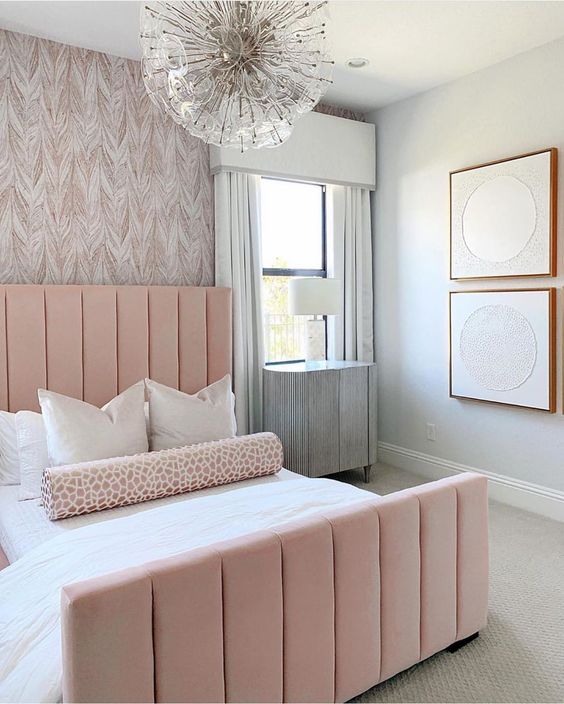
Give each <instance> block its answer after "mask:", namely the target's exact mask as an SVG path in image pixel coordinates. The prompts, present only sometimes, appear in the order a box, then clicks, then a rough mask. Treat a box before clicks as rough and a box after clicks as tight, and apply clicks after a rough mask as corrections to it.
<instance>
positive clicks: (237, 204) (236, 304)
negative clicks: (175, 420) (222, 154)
mask: <svg viewBox="0 0 564 704" xmlns="http://www.w3.org/2000/svg"><path fill="white" fill-rule="evenodd" d="M214 179H215V283H216V286H228V287H229V288H231V289H232V290H233V386H234V391H235V415H236V417H237V432H238V433H239V435H244V434H246V433H255V432H257V431H260V430H261V427H262V367H263V365H264V349H263V344H264V343H263V322H262V320H263V319H262V300H261V299H262V296H261V287H262V268H261V237H260V177H259V176H253V175H250V174H243V173H219V174H216V176H215V177H214Z"/></svg>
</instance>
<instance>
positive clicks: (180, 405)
mask: <svg viewBox="0 0 564 704" xmlns="http://www.w3.org/2000/svg"><path fill="white" fill-rule="evenodd" d="M145 384H146V386H147V391H148V393H149V426H150V428H151V431H150V438H149V440H150V446H151V450H168V449H169V448H172V447H183V446H184V445H193V444H194V443H197V442H208V441H209V440H223V439H224V438H231V437H233V436H234V435H235V434H236V432H237V424H236V422H235V397H234V395H233V392H232V391H231V376H230V375H229V374H227V375H226V376H224V377H223V379H220V380H219V381H216V382H215V383H214V384H210V386H206V388H205V389H202V390H201V391H199V392H198V393H197V394H194V395H193V396H192V395H190V394H185V393H183V392H182V391H177V389H171V388H170V387H169V386H164V385H163V384H158V383H157V382H156V381H152V380H151V379H145Z"/></svg>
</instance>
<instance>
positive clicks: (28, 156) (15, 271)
mask: <svg viewBox="0 0 564 704" xmlns="http://www.w3.org/2000/svg"><path fill="white" fill-rule="evenodd" d="M213 279H214V234H213V188H212V179H211V175H210V172H209V158H208V148H207V146H206V145H205V144H204V143H203V142H201V141H200V140H198V139H195V138H193V137H191V136H190V135H189V134H188V133H187V132H186V131H185V130H184V129H182V128H181V127H179V126H177V125H176V124H175V123H174V122H173V121H172V120H170V119H168V118H167V117H166V116H164V115H161V114H159V112H158V110H157V108H155V107H154V106H153V105H152V103H151V101H150V100H149V98H148V96H147V95H146V93H145V89H144V87H143V82H142V79H141V72H140V64H138V63H136V62H134V61H129V60H126V59H121V58H117V57H113V56H108V55H106V54H102V53H98V52H94V51H88V50H85V49H78V48H75V47H70V46H67V45H64V44H58V43H55V42H51V41H46V40H43V39H37V38H34V37H30V36H27V35H22V34H16V33H13V32H8V31H4V30H0V282H2V283H58V284H69V283H76V284H88V283H93V284H168V285H210V284H213Z"/></svg>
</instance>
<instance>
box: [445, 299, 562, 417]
mask: <svg viewBox="0 0 564 704" xmlns="http://www.w3.org/2000/svg"><path fill="white" fill-rule="evenodd" d="M555 316H556V289H554V288H544V289H521V290H499V291H453V292H451V293H450V396H451V397H453V398H464V399H473V400H476V401H489V402H491V403H501V404H505V405H509V406H522V407H525V408H532V409H537V410H542V411H548V412H550V413H554V411H555V410H556V383H555V381H556V374H555V363H556V354H555V345H556V333H555V328H556V320H555Z"/></svg>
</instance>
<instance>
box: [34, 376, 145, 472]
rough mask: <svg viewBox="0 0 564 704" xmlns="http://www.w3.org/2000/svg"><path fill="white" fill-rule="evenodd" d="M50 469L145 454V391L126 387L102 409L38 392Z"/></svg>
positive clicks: (141, 387) (67, 397)
mask: <svg viewBox="0 0 564 704" xmlns="http://www.w3.org/2000/svg"><path fill="white" fill-rule="evenodd" d="M37 394H38V396H39V404H40V405H41V411H42V413H43V422H44V423H45V431H46V433H47V447H48V449H49V462H50V466H52V467H57V466H59V465H64V464H78V463H79V462H92V461H94V460H103V459H106V458H109V457H124V456H125V455H136V454H138V453H140V452H147V449H148V440H147V429H146V425H145V411H144V404H145V387H144V384H143V382H142V381H139V382H138V383H137V384H134V385H133V386H130V387H129V389H126V390H125V391H123V392H122V393H121V394H119V396H116V397H115V398H113V399H112V400H111V401H110V402H109V403H107V404H106V405H105V406H104V407H103V408H101V409H100V408H97V407H96V406H92V405H91V404H89V403H85V402H84V401H79V400H78V399H75V398H70V397H69V396H63V395H62V394H57V393H55V392H54V391H45V390H44V389H39V390H38V392H37Z"/></svg>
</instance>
